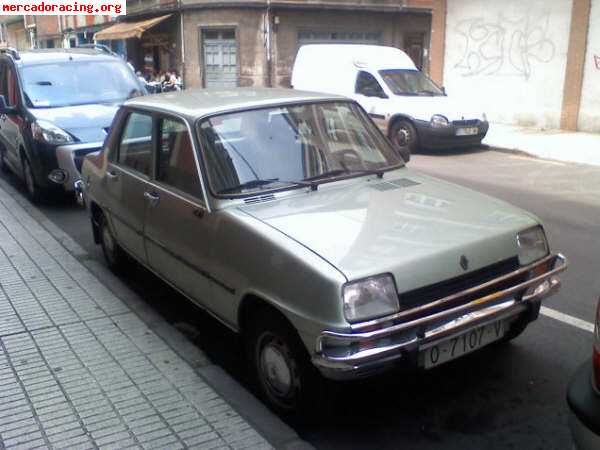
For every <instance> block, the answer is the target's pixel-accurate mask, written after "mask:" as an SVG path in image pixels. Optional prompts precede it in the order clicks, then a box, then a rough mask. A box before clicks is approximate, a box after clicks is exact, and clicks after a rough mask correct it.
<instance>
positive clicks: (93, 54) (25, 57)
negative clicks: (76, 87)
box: [0, 48, 123, 65]
mask: <svg viewBox="0 0 600 450" xmlns="http://www.w3.org/2000/svg"><path fill="white" fill-rule="evenodd" d="M0 55H1V54H0ZM9 55H10V54H9ZM13 59H14V58H13ZM100 59H101V60H106V61H110V60H119V61H123V60H122V59H121V58H120V57H119V56H117V55H114V54H110V53H106V52H103V51H99V50H96V49H86V48H71V49H66V48H65V49H62V48H52V49H37V50H20V51H19V59H15V63H17V64H19V65H29V64H42V63H53V62H63V61H74V60H75V61H78V60H81V61H86V60H94V61H98V60H100Z"/></svg>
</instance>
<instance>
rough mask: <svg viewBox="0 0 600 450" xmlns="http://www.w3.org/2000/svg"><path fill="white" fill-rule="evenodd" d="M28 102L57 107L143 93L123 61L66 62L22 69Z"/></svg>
mask: <svg viewBox="0 0 600 450" xmlns="http://www.w3.org/2000/svg"><path fill="white" fill-rule="evenodd" d="M21 78H22V79H23V85H24V89H23V90H24V91H25V95H26V99H27V102H28V103H29V105H30V106H31V107H33V108H55V107H59V106H74V105H85V104H94V103H109V102H116V101H123V100H126V99H127V98H129V97H133V96H135V95H139V94H141V91H140V89H141V87H140V85H139V83H138V81H137V80H136V78H135V76H134V74H133V73H132V72H131V70H129V68H128V67H127V66H126V65H125V63H123V62H120V61H65V62H59V63H52V64H39V65H38V64H36V65H32V66H24V67H22V68H21Z"/></svg>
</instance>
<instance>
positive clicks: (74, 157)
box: [49, 142, 103, 192]
mask: <svg viewBox="0 0 600 450" xmlns="http://www.w3.org/2000/svg"><path fill="white" fill-rule="evenodd" d="M102 145H103V143H102V142H89V143H86V144H71V145H61V146H59V147H57V148H56V160H57V162H58V169H57V170H58V171H62V173H64V181H62V182H57V181H55V180H54V179H52V177H49V178H50V180H51V181H53V182H55V183H58V184H62V185H63V186H64V188H65V191H69V192H71V191H73V190H75V182H76V181H77V180H79V179H80V178H81V173H80V170H81V165H82V164H83V158H85V157H86V156H87V155H89V154H90V153H94V152H97V151H100V149H101V148H102Z"/></svg>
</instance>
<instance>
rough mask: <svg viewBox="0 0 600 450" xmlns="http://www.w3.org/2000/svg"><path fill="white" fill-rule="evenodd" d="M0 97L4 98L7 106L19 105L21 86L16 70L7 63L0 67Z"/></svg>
mask: <svg viewBox="0 0 600 450" xmlns="http://www.w3.org/2000/svg"><path fill="white" fill-rule="evenodd" d="M0 95H3V96H4V101H5V102H6V105H7V106H16V105H17V104H18V103H19V86H18V84H17V77H16V74H15V71H14V69H13V68H12V67H11V66H9V65H8V64H7V63H3V64H1V66H0Z"/></svg>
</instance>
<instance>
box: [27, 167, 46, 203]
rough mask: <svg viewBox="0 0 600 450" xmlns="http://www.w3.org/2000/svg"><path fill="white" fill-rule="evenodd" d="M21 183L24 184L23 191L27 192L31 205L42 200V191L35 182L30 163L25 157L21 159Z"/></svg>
mask: <svg viewBox="0 0 600 450" xmlns="http://www.w3.org/2000/svg"><path fill="white" fill-rule="evenodd" d="M23 181H24V182H25V189H26V190H27V196H28V197H29V200H31V201H32V202H33V203H38V202H39V201H40V200H41V199H42V191H41V190H40V187H39V186H38V184H37V182H36V181H35V176H34V175H33V170H32V168H31V163H30V162H29V159H27V157H26V156H24V157H23Z"/></svg>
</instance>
